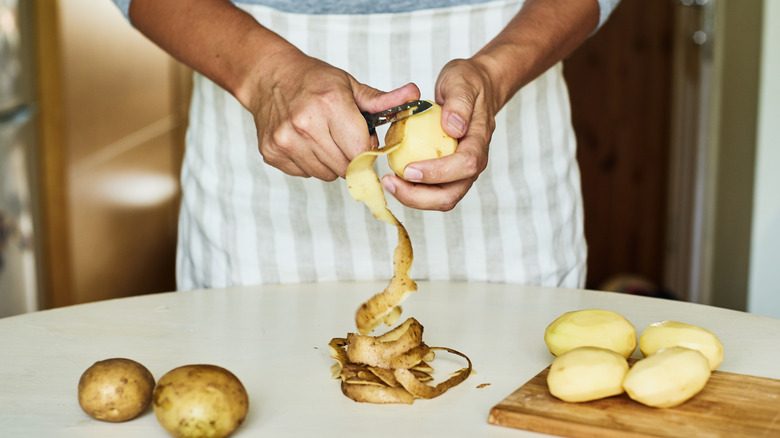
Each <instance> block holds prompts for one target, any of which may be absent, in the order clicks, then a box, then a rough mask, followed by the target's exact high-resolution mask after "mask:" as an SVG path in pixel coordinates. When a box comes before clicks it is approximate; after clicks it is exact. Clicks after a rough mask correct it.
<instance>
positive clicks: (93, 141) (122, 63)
mask: <svg viewBox="0 0 780 438" xmlns="http://www.w3.org/2000/svg"><path fill="white" fill-rule="evenodd" d="M60 16H61V27H62V37H63V38H62V39H61V44H62V51H63V58H62V59H63V71H62V73H63V76H64V84H65V85H64V100H65V107H64V111H65V118H66V123H67V124H68V130H67V137H68V144H69V146H70V147H69V159H70V160H71V164H76V163H78V162H79V161H80V160H82V159H84V158H86V157H88V156H90V155H91V154H93V153H95V152H96V151H98V150H100V149H101V148H103V147H104V146H105V145H108V144H111V143H113V142H115V141H117V140H119V139H121V138H123V137H125V136H127V135H130V134H131V133H133V132H135V131H136V130H138V129H139V128H140V127H144V126H147V125H150V124H152V123H154V122H156V121H158V120H159V119H161V118H164V117H166V116H168V115H169V114H170V113H171V112H172V110H173V109H172V100H171V97H172V94H173V90H172V89H171V83H170V80H169V79H170V68H171V61H170V58H169V57H168V56H167V55H166V54H165V53H164V52H162V51H161V50H160V49H159V48H157V47H156V46H154V45H153V44H152V43H151V42H150V41H148V40H147V39H146V38H145V37H143V36H142V35H141V34H140V33H138V32H137V31H136V30H135V29H133V27H132V26H131V25H130V24H129V23H128V21H127V20H126V19H125V18H124V17H123V16H122V14H121V12H119V10H118V9H117V8H116V6H114V4H113V3H112V2H111V1H108V0H105V1H95V0H67V1H61V2H60Z"/></svg>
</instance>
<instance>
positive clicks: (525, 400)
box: [488, 367, 780, 438]
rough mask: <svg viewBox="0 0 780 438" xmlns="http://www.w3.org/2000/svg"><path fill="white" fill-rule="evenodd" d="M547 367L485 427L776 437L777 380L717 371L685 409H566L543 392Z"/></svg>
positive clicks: (619, 399) (604, 405)
mask: <svg viewBox="0 0 780 438" xmlns="http://www.w3.org/2000/svg"><path fill="white" fill-rule="evenodd" d="M549 370H550V367H547V368H546V369H545V370H544V371H542V372H541V373H539V374H537V375H536V376H535V377H534V378H532V379H531V380H529V381H528V382H527V383H526V384H525V385H523V386H522V387H520V388H519V389H517V390H516V391H515V392H513V393H512V394H511V395H509V396H508V397H507V398H505V399H504V400H503V401H502V402H501V403H499V404H497V405H496V406H494V407H493V408H492V409H491V410H490V416H489V417H488V422H489V423H491V424H496V425H499V426H507V427H513V428H517V429H525V430H530V431H534V432H542V433H546V434H550V435H557V436H563V437H578V438H579V437H585V438H587V437H599V438H602V437H616V438H617V437H620V438H625V437H633V438H639V437H674V438H680V437H729V438H732V437H740V438H744V437H780V380H775V379H767V378H763V377H754V376H745V375H742V374H733V373H726V372H721V371H715V372H713V373H712V375H711V376H710V380H709V381H708V382H707V386H705V387H704V389H703V390H702V391H701V392H700V393H699V394H697V395H696V396H695V397H693V398H692V399H690V400H688V401H687V402H685V403H684V404H682V405H680V406H677V407H674V408H667V409H656V408H651V407H647V406H644V405H642V404H639V403H637V402H635V401H633V400H631V399H630V398H629V397H628V396H627V395H625V394H623V395H620V396H615V397H610V398H606V399H602V400H595V401H591V402H586V403H566V402H563V401H561V400H559V399H557V398H555V397H553V396H552V395H550V392H549V391H548V390H547V373H548V371H549Z"/></svg>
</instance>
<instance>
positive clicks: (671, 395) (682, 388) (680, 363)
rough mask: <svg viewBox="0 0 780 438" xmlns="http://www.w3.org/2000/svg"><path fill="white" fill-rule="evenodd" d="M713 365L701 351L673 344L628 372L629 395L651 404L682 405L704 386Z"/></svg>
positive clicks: (626, 385) (626, 388)
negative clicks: (673, 345)
mask: <svg viewBox="0 0 780 438" xmlns="http://www.w3.org/2000/svg"><path fill="white" fill-rule="evenodd" d="M709 378H710V364H709V361H708V360H707V358H706V357H704V355H703V354H701V353H700V352H698V351H697V350H691V349H690V348H685V347H671V348H665V349H663V350H659V351H657V352H656V353H654V354H652V355H650V356H648V357H646V358H644V359H642V360H640V361H637V362H636V363H635V364H634V366H633V367H631V369H630V370H629V371H628V374H626V378H625V379H624V380H623V388H624V389H625V390H626V393H628V396H629V397H631V398H632V399H633V400H636V401H638V402H639V403H642V404H644V405H647V406H653V407H657V408H670V407H674V406H678V405H680V404H682V403H684V402H685V401H687V400H688V399H690V398H691V397H693V396H694V395H696V394H698V393H699V391H701V390H702V388H704V385H706V384H707V380H709Z"/></svg>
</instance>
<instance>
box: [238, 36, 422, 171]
mask: <svg viewBox="0 0 780 438" xmlns="http://www.w3.org/2000/svg"><path fill="white" fill-rule="evenodd" d="M266 62H268V63H270V64H267V65H265V66H263V69H262V70H263V71H265V72H270V73H269V74H267V75H262V76H261V75H258V77H257V79H256V86H255V87H254V88H253V90H252V94H253V95H252V96H251V97H250V99H249V103H248V105H246V106H247V108H248V109H249V110H250V111H251V112H252V114H253V115H254V120H255V124H256V127H257V139H258V148H259V150H260V154H261V155H262V156H263V161H265V162H266V163H267V164H269V165H271V166H274V167H276V168H278V169H279V170H281V171H282V172H284V173H286V174H289V175H292V176H301V177H315V178H318V179H321V180H324V181H333V180H334V179H336V178H338V177H342V178H343V177H344V176H345V175H346V170H347V165H348V164H349V162H350V160H352V159H353V158H355V157H356V156H357V155H358V154H360V153H361V152H363V151H365V150H369V149H372V148H376V147H377V145H378V140H377V138H376V135H374V136H371V135H369V133H368V129H367V127H366V122H365V119H364V118H363V116H362V115H361V114H360V111H369V112H378V111H382V110H385V109H387V108H390V107H393V106H396V105H400V104H403V103H405V102H408V101H410V100H415V99H419V98H420V91H419V89H418V88H417V86H416V85H414V84H407V85H405V86H403V87H400V88H398V89H396V90H393V91H391V92H389V93H385V92H382V91H379V90H376V89H374V88H371V87H369V86H367V85H364V84H362V83H360V82H358V81H357V80H355V78H353V77H352V76H351V75H350V74H348V73H347V72H345V71H343V70H341V69H338V68H335V67H333V66H331V65H329V64H327V63H325V62H323V61H320V60H318V59H315V58H312V57H309V56H306V55H305V54H303V53H302V52H300V51H299V50H297V49H295V48H290V49H288V50H283V51H280V52H277V53H275V54H273V55H271V56H269V57H267V58H266ZM269 66H270V67H269Z"/></svg>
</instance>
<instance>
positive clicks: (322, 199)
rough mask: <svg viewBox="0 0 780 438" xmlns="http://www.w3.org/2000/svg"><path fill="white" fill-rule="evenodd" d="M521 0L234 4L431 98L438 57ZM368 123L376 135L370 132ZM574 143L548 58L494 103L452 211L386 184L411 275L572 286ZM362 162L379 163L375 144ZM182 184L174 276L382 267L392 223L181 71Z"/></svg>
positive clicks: (455, 53)
mask: <svg viewBox="0 0 780 438" xmlns="http://www.w3.org/2000/svg"><path fill="white" fill-rule="evenodd" d="M521 5H522V2H521V1H516V0H511V1H495V2H489V3H482V4H477V5H467V6H457V7H452V8H446V9H433V10H421V11H414V12H408V13H398V14H369V15H306V14H293V13H284V12H279V11H276V10H274V9H271V8H268V7H265V6H256V5H246V4H244V5H242V4H239V7H242V8H244V9H245V10H246V11H248V12H249V13H250V14H252V15H253V16H254V17H255V18H256V19H257V20H258V22H260V23H262V24H263V25H265V26H266V27H268V28H270V29H272V30H274V31H275V32H277V33H278V34H280V35H282V36H283V37H285V38H286V39H287V40H288V41H290V42H291V43H293V44H295V45H296V46H297V47H299V48H300V49H301V50H302V51H303V52H305V53H306V54H308V55H310V56H313V57H316V58H319V59H322V60H324V61H326V62H328V63H330V64H331V65H334V66H336V67H338V68H341V69H343V70H345V71H347V72H349V73H350V74H352V75H353V76H354V77H355V78H356V79H357V80H358V81H360V82H363V83H365V84H368V85H370V86H372V87H375V88H378V89H383V90H390V89H394V88H397V87H399V86H401V85H403V84H405V83H407V82H414V83H416V84H417V85H418V86H419V87H420V90H421V92H422V98H423V99H433V96H434V84H435V81H436V78H437V76H438V73H439V71H440V70H441V68H442V67H443V66H444V64H445V63H447V62H448V61H449V60H451V59H453V58H467V57H469V56H471V55H472V54H473V53H475V52H476V51H477V50H479V49H480V48H482V47H483V46H484V45H485V44H486V43H487V42H488V41H489V40H490V39H491V38H492V37H493V36H495V34H496V33H497V32H499V31H500V29H502V28H503V27H504V26H505V25H506V23H508V22H509V20H510V19H511V18H512V17H513V16H514V15H515V14H516V13H517V11H518V10H519V8H520V7H521ZM385 129H386V128H385ZM378 135H379V138H380V142H381V141H382V139H383V136H384V131H383V130H379V132H378ZM575 147H576V146H575V137H574V134H573V130H572V127H571V123H570V110H569V101H568V94H567V89H566V85H565V83H564V80H563V76H562V66H561V65H560V64H558V65H556V66H555V67H553V68H551V69H550V70H548V71H547V72H546V73H545V74H543V75H542V76H540V77H539V78H538V79H537V80H535V81H534V82H532V83H530V84H529V85H527V86H525V87H524V88H523V89H522V90H521V91H520V92H518V93H517V94H516V95H515V96H514V98H513V99H512V100H511V101H510V102H509V103H508V104H507V105H506V106H505V107H504V108H503V109H502V110H501V112H500V113H499V114H498V116H497V118H496V130H495V132H494V133H493V139H492V143H491V146H490V157H489V162H488V167H487V169H486V170H485V171H484V172H483V173H482V174H481V175H480V177H479V179H478V180H477V181H476V183H475V184H474V185H473V186H472V188H471V190H470V191H469V193H468V194H467V195H466V196H465V197H464V198H463V199H462V200H461V202H460V203H459V204H458V205H457V207H456V208H455V209H453V210H451V211H449V212H434V211H420V210H415V209H410V208H407V207H404V206H402V205H401V204H400V203H398V202H397V201H395V199H393V198H392V196H391V195H388V205H389V208H390V210H391V211H392V212H394V213H395V214H396V216H397V217H398V219H399V220H401V221H402V222H403V223H404V225H405V226H406V228H407V230H408V232H409V235H410V237H411V241H412V245H413V246H414V252H415V259H414V264H413V268H412V278H414V279H415V280H418V281H424V280H452V281H489V282H511V283H522V284H532V285H549V286H561V287H581V286H582V285H583V283H584V279H585V257H586V245H585V240H584V236H583V211H582V202H581V193H580V180H579V170H578V167H577V163H576V159H575ZM376 168H377V172H378V173H379V175H380V176H381V175H383V174H386V173H389V172H390V170H389V168H388V167H387V165H386V163H385V162H384V160H383V159H382V158H380V159H379V160H377V166H376ZM182 189H183V199H182V205H181V212H180V220H179V240H178V253H177V281H178V288H179V289H180V290H189V289H202V288H212V287H226V286H234V285H252V284H263V283H265V284H268V283H295V282H315V281H318V282H319V281H361V280H385V279H389V278H390V276H391V275H392V254H393V249H394V247H395V244H396V229H395V227H392V226H389V225H387V224H385V223H384V222H380V221H378V220H376V219H374V218H373V217H372V216H371V214H370V213H369V211H368V209H367V208H366V207H365V206H364V205H362V204H360V203H357V202H355V201H354V200H353V199H352V198H351V197H350V195H349V193H348V192H347V187H346V183H345V181H344V180H342V179H338V180H336V181H333V182H323V181H320V180H316V179H313V178H308V179H306V178H299V177H290V176H287V175H285V174H283V173H282V172H281V171H279V170H277V169H276V168H273V167H271V166H268V165H266V164H264V163H263V160H262V157H261V156H260V154H259V152H258V148H257V134H256V128H255V124H254V121H253V119H252V116H251V115H250V114H249V112H248V111H246V110H245V109H244V108H243V107H242V106H241V105H240V104H239V103H238V102H237V101H236V100H235V99H234V98H233V97H232V96H231V95H230V94H228V93H226V92H225V91H223V90H222V89H221V88H219V87H218V86H216V85H215V84H214V83H212V82H211V81H209V80H207V79H205V78H204V77H202V76H200V75H197V74H196V76H195V85H194V92H193V100H192V106H191V113H190V127H189V130H188V133H187V150H186V154H185V160H184V164H183V169H182Z"/></svg>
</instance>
